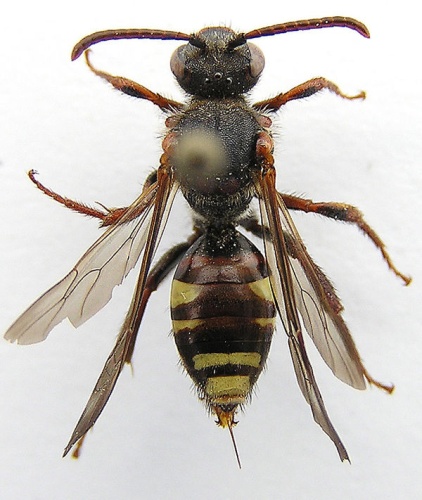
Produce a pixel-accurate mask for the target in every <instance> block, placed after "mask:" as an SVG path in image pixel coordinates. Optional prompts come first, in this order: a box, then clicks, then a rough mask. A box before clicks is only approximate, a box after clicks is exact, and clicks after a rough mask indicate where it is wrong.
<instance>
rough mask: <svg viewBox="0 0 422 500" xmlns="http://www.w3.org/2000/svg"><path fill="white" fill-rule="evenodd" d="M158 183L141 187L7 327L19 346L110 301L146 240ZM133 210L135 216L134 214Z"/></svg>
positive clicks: (83, 317)
mask: <svg viewBox="0 0 422 500" xmlns="http://www.w3.org/2000/svg"><path fill="white" fill-rule="evenodd" d="M156 191H157V186H156V185H153V186H151V187H150V188H149V189H148V190H146V191H145V192H144V193H143V194H142V195H141V196H140V197H139V198H138V199H137V200H136V201H135V202H134V203H133V205H132V206H131V207H130V209H129V210H128V212H126V213H125V215H124V216H123V217H122V219H121V220H120V221H119V222H118V223H117V224H116V225H114V226H112V227H110V228H109V229H108V230H107V231H105V232H104V233H103V235H102V236H101V237H100V238H99V239H98V240H97V241H96V242H95V243H94V244H93V245H92V246H91V247H90V248H89V249H88V250H87V251H86V253H85V254H84V255H83V257H82V258H81V259H80V260H79V262H78V263H77V264H76V265H75V267H74V268H73V269H72V271H71V272H70V273H69V274H68V275H67V276H65V277H64V278H63V279H62V280H61V281H59V282H58V283H57V284H56V285H55V286H53V287H52V288H50V290H48V291H47V292H46V293H45V294H44V295H42V296H41V297H40V298H39V299H38V300H36V301H35V302H34V303H33V304H32V305H31V306H30V307H29V308H28V309H27V310H26V311H25V312H24V313H23V314H22V315H21V316H20V317H19V318H18V319H17V320H16V321H15V322H14V323H13V325H12V326H11V327H10V328H9V329H8V330H7V332H6V334H5V338H6V339H7V340H9V341H11V342H15V341H16V342H17V343H19V344H33V343H35V342H41V341H43V340H44V339H45V338H46V337H47V336H48V334H49V333H50V331H51V330H52V329H53V328H54V327H55V326H56V325H57V324H59V323H60V322H61V321H63V320H64V319H65V318H69V320H70V321H71V323H72V324H73V326H75V327H78V326H79V325H81V324H82V323H84V322H85V321H87V320H88V319H89V318H90V317H91V316H93V315H94V314H96V313H97V312H98V311H99V310H100V309H101V308H102V307H104V306H105V305H106V304H107V302H108V301H109V300H110V298H111V295H112V290H113V288H114V287H115V286H116V285H119V284H121V282H122V281H123V279H124V278H125V277H126V275H127V274H128V273H129V271H130V270H131V269H132V268H133V267H134V265H135V264H136V261H137V260H138V258H139V256H140V254H141V252H142V250H143V248H144V246H145V242H146V236H147V234H148V229H149V226H150V221H151V214H152V210H151V208H152V207H153V204H154V200H155V196H156ZM134 214H136V215H138V214H139V216H138V217H136V218H133V217H134Z"/></svg>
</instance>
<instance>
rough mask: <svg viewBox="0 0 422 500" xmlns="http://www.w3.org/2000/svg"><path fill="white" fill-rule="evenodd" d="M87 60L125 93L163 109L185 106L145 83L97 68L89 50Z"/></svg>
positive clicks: (175, 108)
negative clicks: (90, 58)
mask: <svg viewBox="0 0 422 500" xmlns="http://www.w3.org/2000/svg"><path fill="white" fill-rule="evenodd" d="M85 60H86V63H87V65H88V67H89V69H90V70H91V71H92V72H93V73H95V74H96V75H97V76H99V77H101V78H104V80H107V82H109V83H111V85H113V87H114V88H116V89H117V90H120V92H123V93H124V94H127V95H130V96H132V97H138V98H139V99H146V100H147V101H150V102H152V103H153V104H155V105H156V106H158V107H159V108H161V109H162V110H163V111H174V110H180V109H182V108H183V104H181V103H180V102H177V101H172V100H171V99H167V98H166V97H163V96H162V95H160V94H156V93H155V92H153V91H152V90H149V89H147V88H146V87H144V86H143V85H140V84H139V83H136V82H134V81H132V80H129V79H128V78H125V77H123V76H114V75H110V74H109V73H106V72H104V71H101V70H98V69H96V68H95V67H94V66H93V65H92V64H91V61H90V60H89V50H87V51H86V52H85Z"/></svg>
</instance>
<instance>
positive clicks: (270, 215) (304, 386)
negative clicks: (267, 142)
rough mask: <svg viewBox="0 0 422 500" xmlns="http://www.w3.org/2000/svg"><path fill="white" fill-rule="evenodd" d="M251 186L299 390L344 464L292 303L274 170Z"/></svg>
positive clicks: (292, 283)
mask: <svg viewBox="0 0 422 500" xmlns="http://www.w3.org/2000/svg"><path fill="white" fill-rule="evenodd" d="M255 186H256V191H257V194H258V197H259V200H260V210H261V218H262V223H263V225H264V226H265V227H268V228H269V232H268V233H267V234H265V235H264V243H265V252H266V256H267V261H268V265H269V272H270V280H271V286H272V289H273V293H274V297H275V301H276V304H277V309H278V311H279V314H280V316H281V319H282V321H283V324H284V328H285V330H286V333H287V335H288V337H289V348H290V354H291V356H292V360H293V366H294V369H295V374H296V378H297V381H298V384H299V387H300V389H301V391H302V393H303V395H304V397H305V399H306V401H307V402H308V404H309V405H310V407H311V410H312V414H313V417H314V420H315V422H317V423H318V424H319V425H320V426H321V428H322V429H323V430H324V432H325V433H326V434H327V435H328V436H329V437H330V438H331V440H332V441H333V443H334V444H335V446H336V448H337V451H338V453H339V456H340V458H341V460H348V459H349V457H348V454H347V451H346V449H345V447H344V445H343V443H342V442H341V440H340V437H339V436H338V434H337V432H336V430H335V429H334V427H333V425H332V423H331V421H330V419H329V417H328V413H327V411H326V409H325V405H324V402H323V400H322V396H321V393H320V391H319V389H318V386H317V383H316V380H315V377H314V373H313V370H312V366H311V364H310V362H309V358H308V355H307V353H306V349H305V344H304V341H303V335H302V325H301V322H300V319H299V311H298V309H299V305H298V304H297V303H296V301H297V298H299V296H298V293H297V292H296V288H297V286H298V282H297V280H296V275H294V273H293V270H292V267H291V265H290V261H289V254H288V249H287V243H286V240H285V238H284V232H283V229H282V225H281V220H280V211H279V208H281V205H280V203H279V200H278V194H277V191H276V189H275V172H274V170H269V171H267V172H266V174H265V176H261V175H259V176H257V179H256V182H255ZM286 211H287V210H286ZM299 302H300V301H299ZM302 305H303V304H301V306H300V307H302ZM315 336H316V335H315Z"/></svg>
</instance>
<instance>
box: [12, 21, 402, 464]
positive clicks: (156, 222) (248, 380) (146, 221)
mask: <svg viewBox="0 0 422 500" xmlns="http://www.w3.org/2000/svg"><path fill="white" fill-rule="evenodd" d="M336 26H338V27H345V28H349V29H352V30H355V31H356V32H358V33H359V34H360V35H362V36H364V37H366V38H369V32H368V30H367V28H366V27H365V26H364V25H363V24H362V23H360V22H359V21H356V20H354V19H351V18H347V17H331V18H322V19H310V20H305V21H297V22H289V23H283V24H276V25H274V26H268V27H265V28H260V29H256V30H253V31H249V32H248V33H237V32H235V31H233V30H232V29H230V28H227V27H210V28H204V29H202V30H200V31H199V32H198V33H195V34H192V35H188V34H184V33H179V32H172V31H162V30H155V29H117V30H107V31H100V32H97V33H94V34H92V35H89V36H87V37H85V38H84V39H82V40H81V41H80V42H79V43H78V44H77V45H76V46H75V48H74V50H73V53H72V59H77V58H78V57H79V56H80V55H81V54H82V53H85V56H86V61H87V64H88V66H89V68H90V69H91V70H92V71H93V72H94V73H95V74H96V75H98V76H100V77H101V78H103V79H104V80H106V81H107V82H109V83H110V84H111V85H112V86H113V87H115V88H116V89H118V90H120V91H121V92H123V93H125V94H128V95H130V96H133V97H137V98H140V99H146V100H147V101H150V102H151V103H153V104H155V105H156V106H158V107H159V108H160V109H161V110H162V111H163V112H164V113H165V114H166V115H167V118H166V122H165V123H166V127H167V133H166V135H165V137H164V140H163V143H162V147H163V153H162V155H161V158H160V164H159V167H158V169H157V170H156V171H154V172H153V173H152V174H151V175H150V176H149V177H148V179H147V181H146V183H145V185H144V188H143V191H142V193H141V195H140V196H139V197H138V198H137V199H136V200H135V201H134V202H133V203H132V204H131V205H130V206H129V207H125V208H118V209H112V210H97V209H95V208H91V207H88V206H86V205H84V204H81V203H78V202H75V201H72V200H70V199H68V198H65V197H62V196H60V195H59V194H57V193H55V192H53V191H51V190H50V189H48V188H46V187H45V186H44V185H42V184H41V183H40V182H39V181H38V180H37V178H36V176H35V172H34V171H31V172H30V173H29V175H30V178H31V180H32V181H33V182H34V183H35V184H36V186H37V187H38V188H39V189H40V190H41V191H43V192H44V193H45V194H47V195H48V196H50V197H51V198H53V199H54V200H56V201H57V202H59V203H61V204H63V205H64V206H66V207H68V208H70V209H71V210H74V211H76V212H79V213H82V214H84V215H89V216H92V217H95V218H98V219H100V220H101V225H102V226H103V227H106V228H107V229H106V231H105V232H104V233H103V234H102V235H101V236H100V238H98V240H97V241H96V242H95V243H94V244H93V245H92V246H91V247H90V248H89V249H88V250H87V251H86V253H85V254H84V255H83V256H82V258H81V259H80V260H79V261H78V262H77V264H76V265H75V267H74V268H73V269H72V270H71V271H70V273H69V274H68V275H67V276H65V277H64V278H63V279H62V280H61V281H59V282H58V283H57V284H56V285H55V286H53V287H52V288H51V289H50V290H48V291H47V292H46V293H45V294H44V295H42V296H41V297H40V298H39V299H38V300H36V301H35V302H34V303H33V304H32V305H31V306H30V307H29V308H28V309H27V310H26V311H25V312H24V313H23V314H22V315H21V316H20V317H19V318H18V319H17V320H16V321H15V322H14V323H13V325H12V326H11V327H10V328H9V330H8V331H7V332H6V335H5V338H6V339H7V340H9V341H11V342H15V341H16V342H17V343H19V344H32V343H35V342H40V341H43V340H44V339H45V338H46V337H47V336H48V334H49V333H50V331H51V330H52V329H53V328H54V327H55V326H56V325H58V324H59V323H60V322H61V321H62V320H63V319H65V318H68V319H69V320H70V322H71V323H72V324H73V326H74V327H78V326H80V325H81V324H83V323H84V322H85V321H87V320H88V319H89V318H91V317H92V316H93V315H94V314H96V313H97V312H98V311H99V310H100V309H101V308H102V307H104V306H105V305H106V304H107V302H108V301H109V300H110V298H111V296H112V290H113V288H114V287H115V286H116V285H119V284H121V283H122V281H123V279H124V278H125V277H126V276H127V274H128V273H129V271H130V270H131V269H132V268H133V267H134V266H135V264H136V263H137V261H138V260H139V259H140V260H141V266H140V271H139V275H138V280H137V283H136V287H135V292H134V295H133V299H132V302H131V304H130V308H129V311H128V313H127V315H126V318H125V321H124V323H123V326H122V328H121V330H120V333H119V335H118V337H117V341H116V344H115V346H114V348H113V350H112V352H111V354H110V356H109V357H108V359H107V361H106V363H105V366H104V369H103V371H102V372H101V375H100V377H99V379H98V381H97V383H96V385H95V388H94V390H93V392H92V394H91V396H90V398H89V401H88V403H87V405H86V407H85V409H84V411H83V413H82V415H81V417H80V419H79V421H78V423H77V425H76V428H75V430H74V432H73V434H72V436H71V438H70V441H69V443H68V444H67V446H66V448H65V451H64V455H66V454H67V453H68V452H69V450H70V449H71V448H72V447H73V446H74V445H75V444H77V445H78V446H77V447H76V451H75V452H74V453H75V454H77V453H78V450H79V446H80V443H81V442H82V441H81V440H82V439H83V437H84V436H85V434H86V433H87V431H88V430H89V429H90V428H91V427H92V426H93V425H94V423H95V422H96V420H97V419H98V417H99V415H100V414H101V412H102V410H103V408H104V406H105V405H106V403H107V401H108V398H109V397H110V395H111V393H112V391H113V389H114V386H115V384H116V382H117V379H118V377H119V374H120V372H121V370H122V368H123V366H124V364H125V363H130V362H131V358H132V353H133V350H134V346H135V342H136V337H137V334H138V331H139V328H140V325H141V322H142V317H143V315H144V312H145V308H146V305H147V303H148V300H149V298H150V296H151V294H152V292H154V291H155V290H156V289H157V287H158V286H159V285H160V284H161V282H162V281H163V280H164V279H165V278H166V276H167V275H168V274H169V273H170V272H171V271H172V270H173V269H174V268H176V270H175V274H174V276H173V282H172V289H171V318H172V328H173V334H174V339H175V342H176V346H177V349H178V351H179V354H180V358H181V360H182V364H183V366H184V368H185V369H186V371H187V373H188V374H189V375H190V377H191V378H192V380H193V382H194V384H195V386H196V388H197V391H198V395H199V397H200V399H201V400H202V401H204V403H205V405H206V406H207V408H208V409H209V411H210V412H211V413H212V414H214V415H215V417H216V419H217V424H218V425H219V426H221V427H227V428H228V430H229V431H230V435H231V437H232V440H233V445H234V448H235V452H236V456H237V460H238V462H239V466H240V460H239V456H238V453H237V448H236V444H235V441H234V437H233V427H234V426H235V425H236V423H237V422H236V420H235V416H236V413H237V411H238V410H239V408H242V407H243V406H244V405H245V404H246V403H247V402H248V400H249V399H250V396H251V391H252V389H253V387H254V385H255V384H256V382H257V380H258V377H259V375H260V373H261V371H262V370H263V367H264V365H265V362H266V359H267V356H268V352H269V350H270V345H271V339H272V335H273V331H274V328H275V323H276V316H277V314H278V315H279V316H280V318H281V321H282V324H283V327H284V330H285V332H286V333H287V338H288V345H289V349H290V354H291V357H292V361H293V366H294V370H295V374H296V377H297V381H298V384H299V387H300V389H301V391H302V393H303V395H304V397H305V399H306V401H307V403H308V404H309V405H310V407H311V410H312V414H313V417H314V419H315V421H316V422H317V423H318V424H319V425H320V426H321V427H322V429H323V430H324V432H325V433H326V434H327V435H328V436H329V437H330V438H331V440H332V441H333V442H334V444H335V446H336V448H337V451H338V453H339V455H340V458H341V460H349V457H348V454H347V451H346V449H345V447H344V446H343V443H342V442H341V440H340V438H339V436H338V434H337V432H336V431H335V429H334V427H333V425H332V423H331V421H330V419H329V417H328V414H327V411H326V409H325V405H324V402H323V399H322V397H321V394H320V391H319V389H318V386H317V383H316V380H315V376H314V373H313V370H312V366H311V363H310V361H309V358H308V355H307V353H306V349H305V343H304V338H303V332H306V333H307V334H308V335H309V336H310V338H311V339H312V341H313V342H314V344H315V346H316V347H317V349H318V351H319V353H320V354H321V356H322V358H323V359H324V361H325V362H326V363H327V365H328V366H329V368H330V369H331V370H332V372H333V373H334V375H335V376H336V377H338V378H339V379H340V380H342V381H343V382H345V383H346V384H348V385H350V386H352V387H354V388H356V389H365V387H366V385H367V384H373V385H375V386H377V387H379V388H381V389H384V390H385V391H387V392H391V391H392V389H393V388H392V387H390V386H387V385H384V384H382V383H380V382H377V381H376V380H374V379H373V378H372V377H371V376H370V375H369V373H368V372H367V370H366V368H365V367H364V366H363V364H362V362H361V359H360V356H359V353H358V351H357V349H356V346H355V343H354V341H353V339H352V337H351V335H350V333H349V330H348V328H347V326H346V324H345V323H344V321H343V319H342V316H341V312H342V309H343V307H342V305H341V303H340V300H339V298H338V297H337V295H336V292H335V291H334V288H333V286H332V285H331V283H330V281H329V280H328V278H327V277H326V276H325V274H324V273H323V272H322V270H321V269H320V268H319V267H318V266H317V265H316V264H315V263H314V262H313V260H312V259H311V257H310V256H309V254H308V252H307V250H306V248H305V245H304V244H303V241H302V239H301V238H300V236H299V234H298V232H297V230H296V228H295V226H294V224H293V222H292V219H291V216H290V213H289V210H299V211H302V212H310V213H316V214H320V215H322V216H325V217H329V218H332V219H335V220H341V221H344V222H349V223H351V224H354V225H356V226H357V227H358V228H359V229H360V230H361V231H362V232H363V233H365V234H366V235H367V236H369V238H370V239H371V240H372V242H373V243H374V244H375V245H376V247H377V248H378V249H379V250H380V252H381V254H382V256H383V258H384V260H385V261H386V262H387V264H388V266H389V267H390V269H391V270H392V271H393V272H394V273H395V274H396V275H397V276H399V277H400V278H401V279H402V280H403V281H404V283H405V284H408V283H409V282H410V278H408V277H406V276H404V275H403V274H401V273H400V272H399V271H398V270H397V269H396V267H395V266H394V265H393V263H392V261H391V259H390V257H389V255H388V253H387V251H386V249H385V246H384V243H383V242H382V240H381V239H380V238H379V236H378V235H377V234H376V233H375V232H374V230H373V229H372V228H371V227H370V226H369V225H368V224H367V223H366V222H365V220H364V219H363V216H362V214H361V212H360V211H359V210H358V209H357V208H355V207H353V206H351V205H346V204H343V203H323V202H320V203H315V202H313V201H312V200H309V199H303V198H301V197H297V196H292V195H289V194H284V193H280V192H278V191H277V189H276V170H275V167H274V158H273V139H272V137H271V124H272V122H271V118H270V116H271V115H273V114H274V113H276V112H277V111H278V110H279V109H280V108H281V107H282V106H284V105H286V104H287V103H288V102H290V101H292V100H295V99H302V98H305V97H308V96H311V95H313V94H316V93H317V92H320V91H321V90H324V89H327V90H329V91H330V92H333V93H334V94H336V95H338V96H340V97H342V98H344V99H363V98H364V97H365V94H364V92H360V93H359V94H356V95H352V96H349V95H346V94H344V93H343V92H342V91H341V90H340V89H339V88H338V86H337V85H335V84H334V83H333V82H330V81H329V80H326V79H325V78H321V77H319V78H313V79H311V80H309V81H307V82H305V83H302V84H300V85H298V86H296V87H294V88H292V89H291V90H289V91H288V92H285V93H280V94H278V95H276V96H275V97H272V98H269V99H267V100H264V101H260V102H257V103H255V104H253V105H250V104H249V103H248V99H247V95H248V93H249V92H250V91H251V90H252V89H253V88H254V86H255V85H256V83H257V82H258V80H259V78H260V76H261V74H262V72H263V69H264V55H263V53H262V52H261V50H260V49H259V48H258V47H257V46H256V45H254V44H252V43H251V42H250V41H249V40H251V39H254V38H259V37H264V36H271V35H276V34H280V33H287V32H290V31H300V30H309V29H318V28H328V27H336ZM129 38H138V39H139V38H148V39H161V40H182V41H184V42H186V43H185V44H184V45H182V46H180V47H179V48H177V49H176V50H175V52H174V53H173V55H172V57H171V61H170V66H171V70H172V72H173V74H174V76H175V77H176V79H177V82H178V83H179V85H180V86H181V88H182V89H183V90H184V91H185V93H186V94H187V99H186V102H184V103H180V102H177V101H173V100H170V99H168V98H166V97H163V96H161V95H160V94H157V93H155V92H152V91H151V90H149V89H147V88H145V87H143V86H142V85H140V84H138V83H135V82H134V81H131V80H129V79H127V78H124V77H120V76H113V75H111V74H108V73H105V72H103V71H100V70H98V69H96V68H95V67H94V66H93V65H92V63H91V61H90V59H89V51H88V49H89V47H91V46H92V45H94V44H96V43H98V42H103V41H106V40H117V39H129ZM179 190H180V191H181V193H182V194H183V196H184V197H185V199H186V200H187V202H188V203H189V205H190V207H191V209H192V212H193V232H192V234H191V236H190V237H189V238H188V239H187V240H186V241H184V242H182V243H180V244H178V245H176V246H175V247H174V248H171V249H170V250H168V251H167V252H166V253H164V255H163V256H162V257H161V258H160V259H158V261H157V262H156V263H155V265H154V266H152V262H153V258H154V255H155V252H156V249H157V247H158V245H159V242H160V239H161V236H162V233H163V231H164V228H165V225H166V222H167V218H168V215H169V212H170V209H171V206H172V202H173V199H174V197H175V195H176V193H177V191H179ZM253 199H257V200H258V204H259V212H260V216H259V217H258V216H255V215H251V214H250V210H249V209H250V204H251V202H252V200H253ZM238 228H242V229H244V230H246V231H249V232H251V233H252V234H254V235H256V236H258V237H259V238H262V239H263V241H264V248H265V256H264V255H263V254H262V253H261V252H260V250H258V248H256V246H254V244H252V242H251V241H250V240H249V239H248V238H246V237H245V236H244V235H243V234H242V233H241V232H239V231H238Z"/></svg>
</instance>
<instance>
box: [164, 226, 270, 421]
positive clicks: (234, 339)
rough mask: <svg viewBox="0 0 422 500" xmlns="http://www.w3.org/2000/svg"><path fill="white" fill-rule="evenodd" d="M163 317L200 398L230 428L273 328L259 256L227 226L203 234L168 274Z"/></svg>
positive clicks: (264, 355)
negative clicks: (167, 312) (169, 286)
mask: <svg viewBox="0 0 422 500" xmlns="http://www.w3.org/2000/svg"><path fill="white" fill-rule="evenodd" d="M171 316H172V320H173V331H174V336H175V341H176V345H177V348H178V350H179V354H180V357H181V359H182V362H183V365H184V367H185V368H186V370H187V372H188V373H189V375H190V376H191V378H192V379H193V381H194V383H195V385H196V387H197V389H198V392H199V396H200V398H201V399H204V401H205V403H206V404H207V406H209V408H210V409H211V410H212V411H213V412H214V413H216V414H217V416H218V419H219V423H220V424H221V425H224V426H226V425H230V424H231V423H233V417H234V413H235V411H236V409H237V406H238V405H242V404H243V403H245V401H247V399H248V398H249V396H250V394H251V390H252V387H253V385H254V384H255V382H256V380H257V379H258V377H259V374H260V373H261V371H262V369H263V367H264V365H265V361H266V359H267V355H268V351H269V348H270V344H271V338H272V333H273V330H274V323H275V306H274V302H273V297H272V292H271V288H270V284H269V278H268V275H267V269H266V265H265V260H264V257H263V256H262V255H261V253H260V252H259V250H258V249H257V248H256V247H255V246H254V245H253V244H252V243H251V242H250V241H249V240H248V239H246V238H245V237H244V236H242V235H241V234H240V233H238V232H237V231H235V230H234V229H233V228H226V229H224V230H220V231H215V230H214V232H212V231H209V232H207V233H206V234H205V235H204V236H202V237H201V238H199V240H198V241H197V242H196V243H195V244H194V245H193V246H192V247H191V248H190V249H189V251H188V252H187V254H186V255H185V256H184V258H183V259H182V261H181V262H180V264H179V266H178V268H177V270H176V273H175V276H174V280H173V285H172V292H171Z"/></svg>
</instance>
